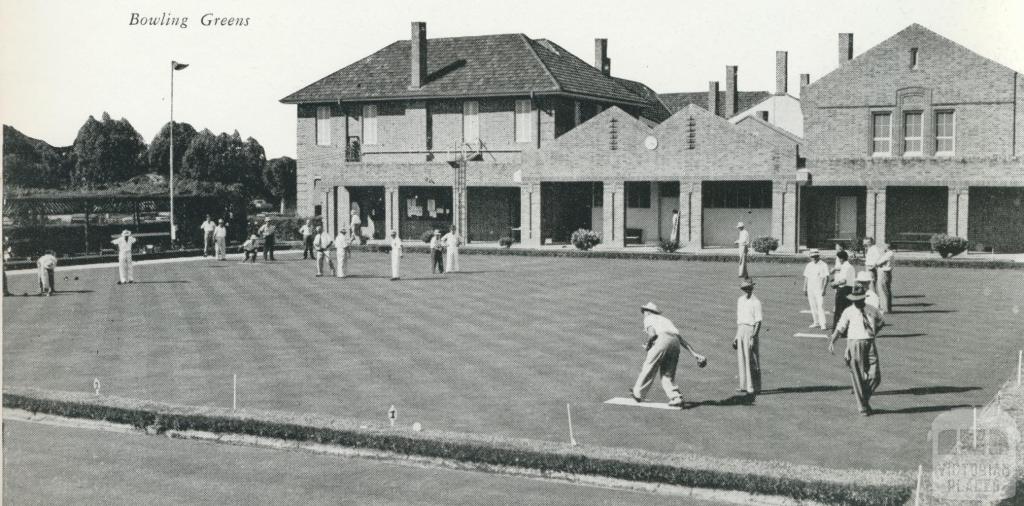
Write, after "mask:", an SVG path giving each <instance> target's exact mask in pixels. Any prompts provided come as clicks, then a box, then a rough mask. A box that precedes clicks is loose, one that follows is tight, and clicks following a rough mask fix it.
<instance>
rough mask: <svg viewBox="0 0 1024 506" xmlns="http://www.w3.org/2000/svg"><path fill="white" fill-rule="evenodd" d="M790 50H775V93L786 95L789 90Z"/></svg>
mask: <svg viewBox="0 0 1024 506" xmlns="http://www.w3.org/2000/svg"><path fill="white" fill-rule="evenodd" d="M788 88H789V52H787V51H776V52H775V94H776V95H785V94H786V92H788V91H789V89H788Z"/></svg>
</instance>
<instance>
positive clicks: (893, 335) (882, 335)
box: [878, 334, 928, 339]
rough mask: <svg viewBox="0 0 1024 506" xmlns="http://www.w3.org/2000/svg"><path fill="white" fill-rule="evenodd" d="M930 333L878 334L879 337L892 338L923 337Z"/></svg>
mask: <svg viewBox="0 0 1024 506" xmlns="http://www.w3.org/2000/svg"><path fill="white" fill-rule="evenodd" d="M927 335H928V334H881V335H879V336H878V338H879V339H891V338H904V337H921V336H927Z"/></svg>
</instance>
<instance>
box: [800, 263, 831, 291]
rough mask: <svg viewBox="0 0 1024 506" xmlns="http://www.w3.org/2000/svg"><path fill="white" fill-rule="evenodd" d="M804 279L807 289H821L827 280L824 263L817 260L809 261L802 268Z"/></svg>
mask: <svg viewBox="0 0 1024 506" xmlns="http://www.w3.org/2000/svg"><path fill="white" fill-rule="evenodd" d="M804 277H805V278H807V289H808V290H810V289H812V288H814V289H817V288H823V287H824V286H825V280H827V279H828V266H827V265H825V262H822V261H821V260H818V261H817V262H814V261H811V262H808V263H807V265H806V266H804Z"/></svg>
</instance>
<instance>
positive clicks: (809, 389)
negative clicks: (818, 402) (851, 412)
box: [759, 385, 850, 395]
mask: <svg viewBox="0 0 1024 506" xmlns="http://www.w3.org/2000/svg"><path fill="white" fill-rule="evenodd" d="M849 389H850V386H849V385H816V386H806V387H781V388H773V389H771V390H761V393H760V394H759V395H775V394H812V393H816V392H838V391H839V390H849Z"/></svg>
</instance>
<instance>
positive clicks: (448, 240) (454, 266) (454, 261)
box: [441, 225, 462, 272]
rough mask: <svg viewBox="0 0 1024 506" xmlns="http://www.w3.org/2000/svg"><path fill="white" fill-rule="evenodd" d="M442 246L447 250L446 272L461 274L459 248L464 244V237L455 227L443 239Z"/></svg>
mask: <svg viewBox="0 0 1024 506" xmlns="http://www.w3.org/2000/svg"><path fill="white" fill-rule="evenodd" d="M441 244H443V245H444V248H445V259H444V260H445V261H444V271H445V272H459V246H460V245H461V244H462V236H460V235H459V233H458V232H457V231H456V230H455V225H452V226H451V228H449V231H448V233H447V234H445V235H444V237H442V238H441Z"/></svg>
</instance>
